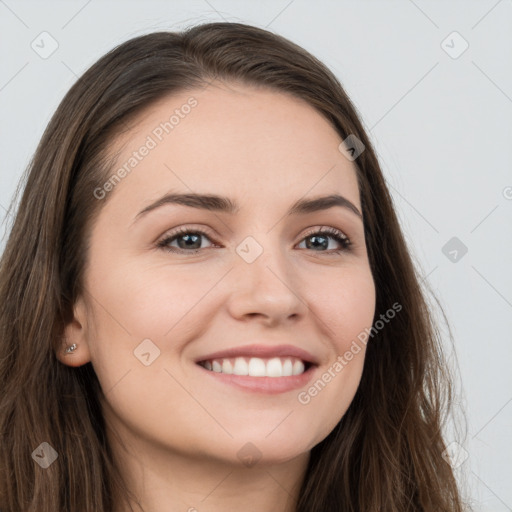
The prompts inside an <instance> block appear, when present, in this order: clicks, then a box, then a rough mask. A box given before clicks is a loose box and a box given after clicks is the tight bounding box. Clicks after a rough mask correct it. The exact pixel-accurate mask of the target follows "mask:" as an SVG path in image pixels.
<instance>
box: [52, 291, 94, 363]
mask: <svg viewBox="0 0 512 512" xmlns="http://www.w3.org/2000/svg"><path fill="white" fill-rule="evenodd" d="M73 315H74V316H73V320H71V322H69V324H67V325H66V327H65V328H64V332H63V334H62V342H61V344H60V346H59V349H58V351H57V353H56V354H55V355H56V357H57V359H58V360H59V361H60V362H61V363H63V364H65V365H67V366H73V367H77V366H82V365H84V364H86V363H88V362H89V361H90V360H91V356H90V352H89V344H88V340H87V332H86V327H87V322H86V309H85V305H84V303H83V301H82V299H79V300H78V301H77V304H76V306H75V308H74V311H73ZM68 348H69V349H70V350H66V349H68ZM73 348H74V349H73Z"/></svg>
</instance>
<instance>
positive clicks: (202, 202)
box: [133, 193, 363, 223]
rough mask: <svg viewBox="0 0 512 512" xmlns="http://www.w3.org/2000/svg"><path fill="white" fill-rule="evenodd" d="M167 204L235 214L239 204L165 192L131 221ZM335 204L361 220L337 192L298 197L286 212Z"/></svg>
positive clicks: (200, 195) (220, 199)
mask: <svg viewBox="0 0 512 512" xmlns="http://www.w3.org/2000/svg"><path fill="white" fill-rule="evenodd" d="M168 204H179V205H183V206H190V207H192V208H198V209H201V210H208V211H213V212H221V213H228V214H231V215H233V214H235V213H237V212H238V211H239V210H240V206H239V205H238V204H237V203H236V201H233V200H231V199H229V198H228V197H222V196H217V195H210V194H173V193H170V194H166V195H164V196H163V197H161V198H160V199H157V200H156V201H155V202H154V203H151V204H150V205H148V206H146V207H145V208H144V209H143V210H141V211H140V212H139V213H138V214H137V215H136V216H135V219H134V221H133V223H135V222H137V221H138V220H139V219H140V218H141V217H143V216H144V215H146V214H147V213H149V212H151V211H153V210H156V209H157V208H160V207H161V206H164V205H168ZM335 206H340V207H342V208H345V209H347V210H349V211H351V212H352V213H354V214H355V215H357V217H359V218H360V219H361V220H362V219H363V216H362V214H361V212H360V211H359V210H358V209H357V207H356V206H355V205H354V204H353V203H352V202H351V201H349V200H348V199H347V198H346V197H343V196H341V195H339V194H331V195H328V196H322V197H315V198H311V199H299V200H298V201H297V202H295V203H294V204H293V205H292V206H291V208H290V209H289V210H288V212H287V216H292V215H304V214H307V213H313V212H317V211H321V210H328V209H329V208H333V207H335Z"/></svg>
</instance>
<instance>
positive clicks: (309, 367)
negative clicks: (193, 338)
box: [195, 345, 319, 394]
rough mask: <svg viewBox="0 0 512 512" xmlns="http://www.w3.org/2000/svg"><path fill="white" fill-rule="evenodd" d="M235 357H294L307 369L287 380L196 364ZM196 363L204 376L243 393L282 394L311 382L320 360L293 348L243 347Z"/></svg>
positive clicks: (212, 355) (221, 352)
mask: <svg viewBox="0 0 512 512" xmlns="http://www.w3.org/2000/svg"><path fill="white" fill-rule="evenodd" d="M234 357H247V358H250V357H259V358H265V359H267V358H273V357H281V358H283V357H296V358H298V359H301V360H302V361H303V362H304V363H306V370H305V371H304V373H301V374H300V375H290V376H287V377H251V376H249V375H234V374H225V373H217V372H213V371H211V370H207V369H206V368H204V367H203V366H201V365H200V364H199V363H201V362H204V361H212V360H214V359H228V358H234ZM195 362H196V364H197V366H198V367H199V369H200V370H201V371H203V372H206V374H207V375H210V377H211V378H212V379H215V380H216V381H218V382H223V383H225V384H231V385H234V386H236V387H238V388H241V389H243V390H244V391H252V392H256V393H265V394H278V393H284V392H286V391H292V390H294V389H298V388H301V387H304V386H305V385H306V384H307V383H308V382H309V381H310V380H311V379H312V377H313V375H314V373H315V371H316V370H317V368H318V365H319V361H318V359H317V358H316V357H314V356H313V355H311V354H310V353H309V352H307V351H306V350H303V349H300V348H298V347H295V346H293V345H275V346H268V345H246V346H242V347H235V348H230V349H227V350H222V351H219V352H212V353H211V354H208V355H206V356H202V357H200V358H199V359H197V360H196V361H195Z"/></svg>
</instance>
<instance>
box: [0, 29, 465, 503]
mask: <svg viewBox="0 0 512 512" xmlns="http://www.w3.org/2000/svg"><path fill="white" fill-rule="evenodd" d="M13 204H14V203H13ZM0 329H1V331H0V353H1V355H2V357H1V358H0V385H1V388H2V390H3V394H2V396H1V398H0V431H1V432H2V435H3V437H2V443H1V446H0V450H1V452H0V508H1V509H2V510H9V511H21V510H30V511H35V510H37V511H38V512H50V511H51V512H55V511H57V510H58V511H80V512H92V511H99V510H102V511H110V510H112V511H115V512H125V511H128V510H144V511H147V512H149V511H152V512H159V511H163V510H165V511H167V512H168V511H173V512H174V511H181V510H183V511H185V510H189V511H195V510H197V511H199V512H203V511H218V510H223V511H226V510H241V509H242V510H257V511H260V512H265V511H276V510H279V511H285V512H292V511H293V512H312V511H315V512H326V511H327V512H329V511H333V512H334V511H336V512H338V511H341V510H343V511H359V512H360V511H365V512H366V511H368V512H369V511H380V512H385V511H413V510H414V511H420V510H421V511H436V512H438V511H460V510H462V500H461V498H460V496H459V491H458V489H457V485H456V482H455V479H454V475H453V472H452V468H451V467H450V465H449V464H448V463H447V462H446V460H445V458H446V457H445V455H444V454H445V450H446V444H448V443H445V441H444V439H443V435H442V432H441V427H442V420H443V417H444V414H445V412H446V406H447V402H446V401H445V399H448V400H449V398H450V381H449V379H448V375H446V372H445V370H444V367H443V366H442V364H443V363H442V357H441V356H442V354H441V349H440V341H439V339H438V335H437V331H436V328H435V326H434V324H433V323H432V321H431V317H430V312H429V309H428V307H427V304H426V301H425V299H424V297H423V295H422V291H421V289H420V285H419V276H418V274H417V273H416V271H415V269H414V267H413V264H412V262H411V258H410V255H409V253H408V251H407V247H406V244H405V241H404V238H403V235H402V232H401V230H400V226H399V224H398V221H397V217H396V214H395V212H394V209H393V205H392V201H391V197H390V195H389V192H388V190H387V187H386V185H385V181H384V178H383V176H382V173H381V170H380V168H379V164H378V161H377V159H376V156H375V153H374V151H373V149H372V146H371V143H370V141H369V139H368V136H367V135H366V133H365V132H364V130H363V127H362V125H361V122H360V120H359V119H358V116H357V113H356V111H355V109H354V107H353V105H352V104H351V102H350V100H349V98H348V97H347V95H346V94H345V92H344V91H343V89H342V87H341V85H340V84H339V82H338V81H337V80H336V78H335V77H334V76H333V74H332V73H331V72H330V71H329V70H328V69H326V67H325V66H324V65H323V64H321V63H320V62H319V61H318V60H316V59H315V58H314V57H312V56H311V55H310V54H308V53H307V52H305V51H304V50H303V49H301V48H300V47H298V46H296V45H295V44H293V43H291V42H290V41H287V40H286V39H284V38H282V37H279V36H277V35H274V34H272V33H270V32H267V31H264V30H261V29H259V28H255V27H251V26H247V25H243V24H238V23H210V24H205V25H201V26H196V27H193V28H191V29H189V30H187V31H184V32H182V33H170V32H161V33H154V34H149V35H145V36H141V37H137V38H134V39H132V40H130V41H128V42H126V43H124V44H122V45H120V46H119V47H117V48H115V49H114V50H112V51H111V52H109V53H108V54H107V55H105V56H104V57H102V58H101V59H100V60H99V61H98V62H97V63H96V64H94V65H93V66H92V67H91V68H90V69H89V70H88V71H87V72H86V73H85V74H84V75H83V77H82V78H81V79H79V80H78V81H77V83H76V84H75V85H74V86H73V87H72V88H71V90H70V91H69V93H68V94H67V95H66V96H65V98H64V99H63V101H62V103H61V105H60V106H59V108H58V109H57V111H56V113H55V115H54V117H53V119H52V120H51V122H50V124H49V126H48V128H47V130H46V132H45V134H44V135H43V138H42V140H41V142H40V145H39V147H38V149H37V151H36V154H35V156H34V159H33V161H32V164H31V166H30V168H29V169H28V174H27V178H26V183H25V186H24V191H23V195H22V198H21V201H20V203H19V206H18V213H17V215H16V218H15V221H14V224H13V227H12V231H11V233H10V236H9V239H8V242H7V245H6V248H5V252H4V254H3V256H2V260H1V267H0Z"/></svg>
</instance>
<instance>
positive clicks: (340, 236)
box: [157, 227, 352, 255]
mask: <svg viewBox="0 0 512 512" xmlns="http://www.w3.org/2000/svg"><path fill="white" fill-rule="evenodd" d="M182 235H201V236H206V237H207V238H208V239H209V240H210V241H212V240H211V237H210V235H209V234H208V233H206V232H205V231H203V230H201V229H190V228H187V227H182V228H179V229H178V230H177V231H175V232H173V233H170V234H169V235H168V236H166V237H165V238H163V239H162V240H160V241H159V242H158V243H157V246H158V247H159V248H161V249H163V250H165V251H167V252H172V253H178V254H197V253H198V252H200V251H202V250H205V249H208V248H207V247H204V248H202V249H191V250H186V249H180V248H179V247H169V245H168V244H170V243H171V242H173V241H174V240H176V239H178V238H179V237H180V236H182ZM313 235H329V237H328V238H333V239H334V240H336V241H337V242H338V243H339V244H340V245H341V249H331V250H330V251H314V252H320V253H322V252H323V253H325V254H329V255H337V254H341V253H343V252H347V251H350V250H351V245H352V242H351V241H350V239H349V238H348V237H347V236H346V235H345V234H344V233H343V232H341V231H340V230H338V229H336V228H331V227H323V228H319V229H318V228H315V229H313V230H311V231H310V232H308V233H307V234H306V235H304V237H303V238H302V240H301V241H300V242H301V243H302V242H303V241H304V240H305V239H306V238H310V237H312V236H313ZM302 250H303V249H302ZM306 250H307V249H306ZM310 250H311V249H310Z"/></svg>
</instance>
